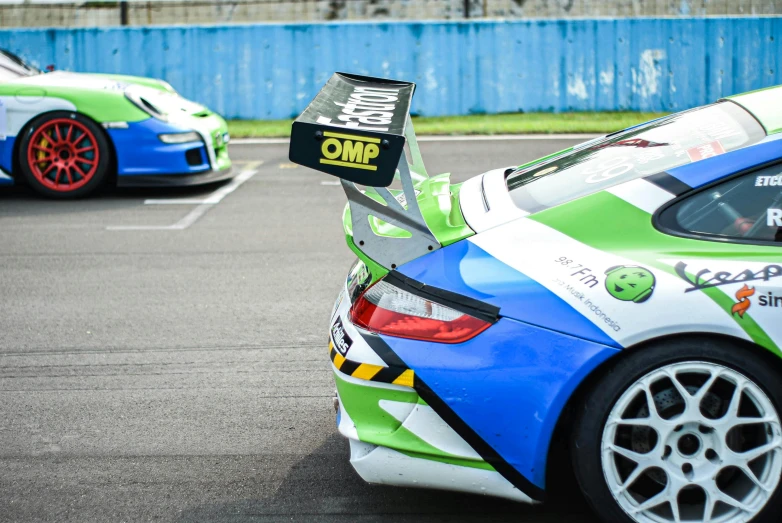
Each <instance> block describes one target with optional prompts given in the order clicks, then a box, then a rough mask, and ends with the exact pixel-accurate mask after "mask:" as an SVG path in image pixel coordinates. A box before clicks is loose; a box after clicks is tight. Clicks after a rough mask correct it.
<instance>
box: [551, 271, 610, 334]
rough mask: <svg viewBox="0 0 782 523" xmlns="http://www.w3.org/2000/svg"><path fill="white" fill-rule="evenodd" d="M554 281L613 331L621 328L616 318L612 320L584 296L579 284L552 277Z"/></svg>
mask: <svg viewBox="0 0 782 523" xmlns="http://www.w3.org/2000/svg"><path fill="white" fill-rule="evenodd" d="M554 283H556V284H557V285H559V286H561V287H564V288H565V290H566V291H567V292H569V293H570V294H571V295H572V296H573V298H575V299H576V300H578V302H579V303H580V304H581V305H582V306H584V307H586V308H587V309H588V310H589V311H590V312H591V313H592V314H594V315H595V316H597V317H598V319H600V320H603V322H605V324H606V325H608V327H609V328H610V329H611V330H613V331H614V332H619V331H620V330H622V327H621V326H620V325H619V322H617V321H616V320H612V319H611V317H610V316H608V314H606V313H605V311H603V310H602V309H600V306H599V305H597V304H596V303H594V302H593V301H592V300H591V299H589V298H587V297H586V294H585V293H584V291H583V290H582V289H583V288H582V287H581V286H580V285H579V284H575V285H574V284H571V283H568V282H566V281H564V280H561V279H559V278H555V279H554Z"/></svg>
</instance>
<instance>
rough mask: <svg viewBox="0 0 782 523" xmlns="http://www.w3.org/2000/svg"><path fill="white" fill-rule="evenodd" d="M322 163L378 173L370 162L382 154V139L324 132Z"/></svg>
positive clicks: (321, 149) (321, 151) (321, 150)
mask: <svg viewBox="0 0 782 523" xmlns="http://www.w3.org/2000/svg"><path fill="white" fill-rule="evenodd" d="M323 137H324V138H325V139H324V140H323V143H322V144H321V146H320V153H321V159H320V163H325V164H328V165H339V166H340V167H350V168H351V169H365V170H367V171H377V165H372V164H371V163H370V162H371V161H372V160H374V159H375V158H377V157H378V155H379V154H380V145H379V144H380V139H379V138H368V137H366V136H355V135H352V134H342V133H332V132H328V131H326V132H324V133H323Z"/></svg>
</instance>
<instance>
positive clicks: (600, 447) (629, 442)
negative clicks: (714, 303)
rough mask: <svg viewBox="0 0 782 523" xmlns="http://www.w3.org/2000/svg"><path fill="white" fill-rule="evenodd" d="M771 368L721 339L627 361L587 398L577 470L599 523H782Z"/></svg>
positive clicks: (692, 341) (781, 429)
mask: <svg viewBox="0 0 782 523" xmlns="http://www.w3.org/2000/svg"><path fill="white" fill-rule="evenodd" d="M777 368H778V365H777V362H774V361H771V360H770V359H768V358H765V357H763V356H760V355H757V354H755V352H754V351H753V350H752V349H751V348H749V347H743V346H741V345H734V344H733V343H730V342H726V341H723V340H718V339H696V338H689V339H681V340H672V341H668V342H666V343H664V344H659V345H655V346H650V347H645V348H640V349H637V350H634V352H633V353H631V354H628V355H627V356H626V357H624V358H622V359H621V360H620V361H619V362H618V363H617V364H616V365H615V366H614V367H613V368H612V369H611V370H610V371H609V372H608V373H606V375H604V376H603V377H602V378H601V379H600V380H599V382H597V383H596V384H595V385H594V386H593V387H592V389H591V391H590V392H589V393H588V394H587V395H586V397H585V398H584V402H583V405H582V408H581V409H580V412H579V415H578V417H577V420H576V424H575V427H574V428H575V431H574V438H573V447H574V448H573V453H572V455H573V465H574V468H575V474H576V477H577V479H578V482H579V484H580V485H581V488H582V490H583V491H584V493H585V494H586V497H587V499H588V500H589V502H590V504H591V505H592V507H593V508H594V509H595V511H596V512H597V513H598V514H599V515H600V516H601V518H602V520H604V521H611V522H617V523H618V522H626V523H627V522H635V523H678V522H684V521H688V522H689V521H695V522H704V523H705V522H710V523H739V522H742V523H743V522H749V521H752V522H753V523H757V522H762V523H765V522H778V521H779V518H780V517H779V514H780V509H782V488H780V479H781V478H782V426H781V425H780V412H782V411H780V405H782V386H780V381H781V380H780V378H782V376H780V374H779V373H778V372H777V370H776V369H777Z"/></svg>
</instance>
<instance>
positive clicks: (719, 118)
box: [507, 102, 766, 213]
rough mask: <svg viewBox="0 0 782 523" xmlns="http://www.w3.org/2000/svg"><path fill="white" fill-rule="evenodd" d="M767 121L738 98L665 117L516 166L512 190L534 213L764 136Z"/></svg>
mask: <svg viewBox="0 0 782 523" xmlns="http://www.w3.org/2000/svg"><path fill="white" fill-rule="evenodd" d="M765 136H766V133H765V132H764V130H763V127H761V125H760V124H759V123H758V122H757V121H756V120H755V119H754V118H753V117H752V116H751V115H750V114H749V113H748V112H746V111H745V110H744V109H742V108H741V107H739V106H738V105H736V104H734V103H732V102H719V103H716V104H713V105H709V106H706V107H701V108H698V109H694V110H692V111H687V112H684V113H678V114H675V115H672V116H668V117H665V118H661V119H659V120H655V121H653V122H649V123H648V124H644V125H642V126H639V127H634V128H631V129H629V130H626V131H623V132H620V133H616V134H614V135H608V136H606V137H605V138H603V139H599V140H595V141H591V142H586V143H585V144H582V145H580V146H576V147H575V148H574V149H573V150H571V151H569V152H567V153H565V154H563V155H561V156H557V157H554V158H552V159H551V160H549V161H546V162H544V163H541V164H536V165H533V166H531V167H527V168H524V169H520V170H517V171H514V172H512V173H511V174H510V175H509V176H508V178H507V184H508V190H509V191H510V194H511V197H512V198H513V201H514V202H515V203H516V205H517V206H519V207H520V208H521V209H523V210H525V211H527V212H530V213H533V212H538V211H541V210H543V209H546V208H549V207H553V206H555V205H559V204H561V203H564V202H567V201H570V200H573V199H575V198H580V197H581V196H586V195H588V194H592V193H595V192H598V191H601V190H603V189H607V188H608V187H611V186H613V185H617V184H620V183H623V182H626V181H628V180H632V179H634V178H641V177H644V176H649V175H652V174H657V173H660V172H663V171H666V170H669V169H673V168H674V167H678V166H680V165H684V164H686V163H689V162H697V161H698V160H703V159H706V158H710V157H712V156H717V155H719V154H723V153H725V152H728V151H731V150H734V149H738V148H740V147H745V146H747V145H751V144H753V143H755V142H758V141H759V140H761V139H762V138H764V137H765Z"/></svg>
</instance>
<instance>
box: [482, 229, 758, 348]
mask: <svg viewBox="0 0 782 523" xmlns="http://www.w3.org/2000/svg"><path fill="white" fill-rule="evenodd" d="M468 241H470V242H473V243H475V244H476V245H478V246H479V247H481V248H482V249H483V250H485V251H486V252H488V253H489V254H491V255H492V256H494V257H495V258H497V259H498V260H500V261H502V262H503V263H505V264H507V265H509V266H511V267H513V268H514V269H516V270H518V271H519V272H521V273H523V274H525V275H526V276H528V277H529V278H532V279H534V280H536V281H537V282H538V283H540V284H541V285H543V286H544V287H546V288H547V289H548V290H550V291H551V292H553V293H554V294H556V295H557V296H559V297H560V298H561V299H563V300H564V301H565V302H566V303H568V304H569V305H570V306H571V307H573V308H574V309H575V310H576V311H578V312H579V313H581V314H582V315H583V316H584V317H585V318H587V319H588V320H590V321H591V322H592V323H594V324H595V325H596V326H597V327H598V328H600V329H601V330H602V331H603V332H604V333H605V334H607V335H608V336H610V337H611V338H612V339H614V340H616V341H617V342H618V343H619V344H621V345H624V346H627V345H631V344H634V343H637V342H640V341H643V340H646V339H650V338H652V337H656V336H660V335H664V334H669V333H675V332H703V331H704V330H706V331H711V332H720V333H724V334H729V335H733V336H737V337H739V338H742V339H748V336H747V334H746V333H745V332H744V330H743V329H742V328H741V327H739V326H738V325H736V324H735V322H730V321H725V312H724V311H723V310H722V308H720V306H719V305H718V304H716V303H714V302H713V301H712V300H711V299H710V298H708V297H707V296H705V295H702V294H701V293H692V294H690V295H688V297H687V299H686V300H685V299H682V296H683V295H684V289H685V288H686V287H687V285H688V284H687V282H685V281H683V280H681V279H680V278H678V277H677V276H675V275H673V274H669V273H667V272H665V271H661V270H656V269H655V268H654V267H650V266H641V265H639V264H638V263H637V262H634V261H633V260H630V259H627V258H624V257H622V256H618V255H615V254H612V253H608V252H604V251H600V250H598V249H595V248H592V247H590V246H588V245H585V244H583V243H581V242H578V241H576V240H574V239H573V238H571V237H569V236H566V235H564V234H562V233H561V232H559V231H557V230H555V229H552V228H550V227H548V226H546V225H543V224H542V223H539V222H536V221H534V220H530V219H527V218H522V219H520V220H516V221H514V222H511V223H508V224H505V225H503V226H499V227H495V228H494V229H490V230H488V231H484V232H482V233H481V234H479V235H476V236H473V237H471V238H469V240H468ZM623 269H629V272H630V273H632V272H633V269H635V272H640V273H643V274H644V275H648V279H645V278H636V277H635V276H633V277H629V276H628V277H626V278H624V279H623V280H620V278H621V276H622V275H623V274H625V275H626V271H625V270H623ZM607 273H608V274H607ZM652 278H654V280H653V281H652ZM614 280H616V281H628V280H629V283H633V284H634V285H635V287H632V286H630V285H628V286H627V287H626V288H625V287H624V286H622V284H621V283H620V284H619V286H620V289H619V290H617V288H616V287H607V285H608V286H611V285H612V284H615V281H614ZM641 281H643V282H644V283H640V282H641ZM627 289H629V290H627ZM619 296H621V297H622V298H624V297H625V296H626V297H627V298H628V299H627V300H624V299H621V298H619ZM644 298H645V299H644Z"/></svg>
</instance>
